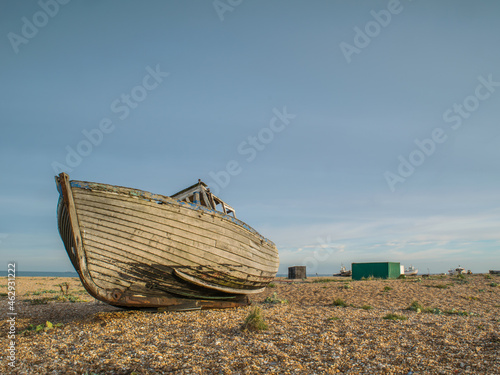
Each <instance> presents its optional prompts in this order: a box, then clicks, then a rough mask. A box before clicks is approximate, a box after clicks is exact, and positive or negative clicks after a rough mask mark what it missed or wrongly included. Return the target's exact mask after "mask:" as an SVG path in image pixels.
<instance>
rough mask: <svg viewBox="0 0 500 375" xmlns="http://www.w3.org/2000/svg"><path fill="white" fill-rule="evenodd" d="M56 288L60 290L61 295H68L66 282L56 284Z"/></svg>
mask: <svg viewBox="0 0 500 375" xmlns="http://www.w3.org/2000/svg"><path fill="white" fill-rule="evenodd" d="M57 286H58V287H59V288H60V289H61V294H62V295H63V296H67V295H68V293H69V283H68V282H64V283H61V284H58V285H57Z"/></svg>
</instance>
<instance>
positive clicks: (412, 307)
mask: <svg viewBox="0 0 500 375" xmlns="http://www.w3.org/2000/svg"><path fill="white" fill-rule="evenodd" d="M424 309H425V308H424V305H422V304H421V303H420V302H419V301H413V302H412V303H411V305H410V306H408V310H413V311H416V312H417V313H419V312H422V311H424Z"/></svg>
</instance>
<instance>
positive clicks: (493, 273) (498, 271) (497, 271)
mask: <svg viewBox="0 0 500 375" xmlns="http://www.w3.org/2000/svg"><path fill="white" fill-rule="evenodd" d="M490 274H492V275H500V270H490Z"/></svg>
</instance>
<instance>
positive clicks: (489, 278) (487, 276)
mask: <svg viewBox="0 0 500 375" xmlns="http://www.w3.org/2000/svg"><path fill="white" fill-rule="evenodd" d="M484 278H485V279H486V280H491V279H492V277H491V275H490V274H489V273H487V274H486V275H484Z"/></svg>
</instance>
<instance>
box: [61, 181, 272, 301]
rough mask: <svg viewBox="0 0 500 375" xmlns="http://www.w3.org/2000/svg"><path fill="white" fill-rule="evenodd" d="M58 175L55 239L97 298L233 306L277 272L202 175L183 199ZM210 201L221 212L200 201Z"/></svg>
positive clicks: (268, 253)
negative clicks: (60, 239)
mask: <svg viewBox="0 0 500 375" xmlns="http://www.w3.org/2000/svg"><path fill="white" fill-rule="evenodd" d="M57 181H58V184H60V185H61V188H60V192H61V196H62V198H63V201H62V202H61V203H60V205H61V207H58V217H59V231H60V233H61V238H62V239H63V241H64V243H65V247H66V250H67V251H68V254H69V255H70V258H72V262H73V264H74V266H75V268H77V271H78V272H79V274H80V277H81V278H82V282H83V283H84V286H85V288H86V289H87V290H88V291H89V293H90V294H92V295H94V297H96V298H98V299H101V300H104V301H106V302H108V303H110V304H113V305H119V306H135V307H161V306H170V307H168V308H174V309H176V308H179V309H180V308H181V306H184V307H182V308H187V307H186V306H188V307H189V308H223V307H234V306H239V305H242V304H247V303H248V299H245V298H241V297H238V296H243V295H245V294H249V293H258V292H261V291H262V290H263V288H264V287H265V286H266V285H267V284H268V283H269V282H270V281H271V280H272V279H273V278H274V276H275V275H276V272H277V269H278V265H279V259H278V253H277V249H276V246H275V245H274V244H273V243H272V242H271V241H269V240H267V239H265V238H264V237H262V236H260V235H259V234H258V233H257V232H256V231H255V230H254V229H252V228H250V227H249V226H248V225H247V224H245V223H243V222H241V221H240V220H238V219H236V218H235V217H232V216H231V217H230V216H228V215H226V214H225V212H226V213H229V212H234V210H233V209H232V207H230V206H229V205H227V204H226V203H225V202H223V201H222V200H220V199H219V198H217V197H215V196H213V195H211V193H210V192H209V190H208V189H206V185H204V184H203V183H202V182H199V183H198V184H197V185H193V186H192V187H191V188H188V189H185V191H184V192H183V193H182V192H181V193H182V194H181V195H183V199H184V202H181V201H178V200H176V199H172V198H169V197H166V196H161V195H156V194H151V193H148V192H144V191H140V190H135V189H130V188H123V187H118V186H112V185H104V184H96V183H88V182H82V181H71V182H69V178H68V177H67V175H65V174H61V175H60V176H59V177H58V178H57ZM63 185H64V188H63ZM196 186H198V187H199V186H201V187H202V188H203V189H201V190H199V191H197V190H196V189H195V188H196ZM191 197H193V198H192V199H191ZM194 200H197V201H200V202H201V203H200V204H193V203H190V201H194ZM212 203H213V204H214V205H216V204H221V206H222V210H224V211H225V212H218V211H215V210H213V209H211V208H207V207H204V205H208V207H212V206H211V205H212ZM72 243H78V244H79V246H80V247H79V250H74V248H75V246H74V245H72ZM75 254H77V255H75ZM73 258H75V259H76V260H75V261H74V259H73ZM235 298H236V300H235ZM213 301H216V302H213Z"/></svg>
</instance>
